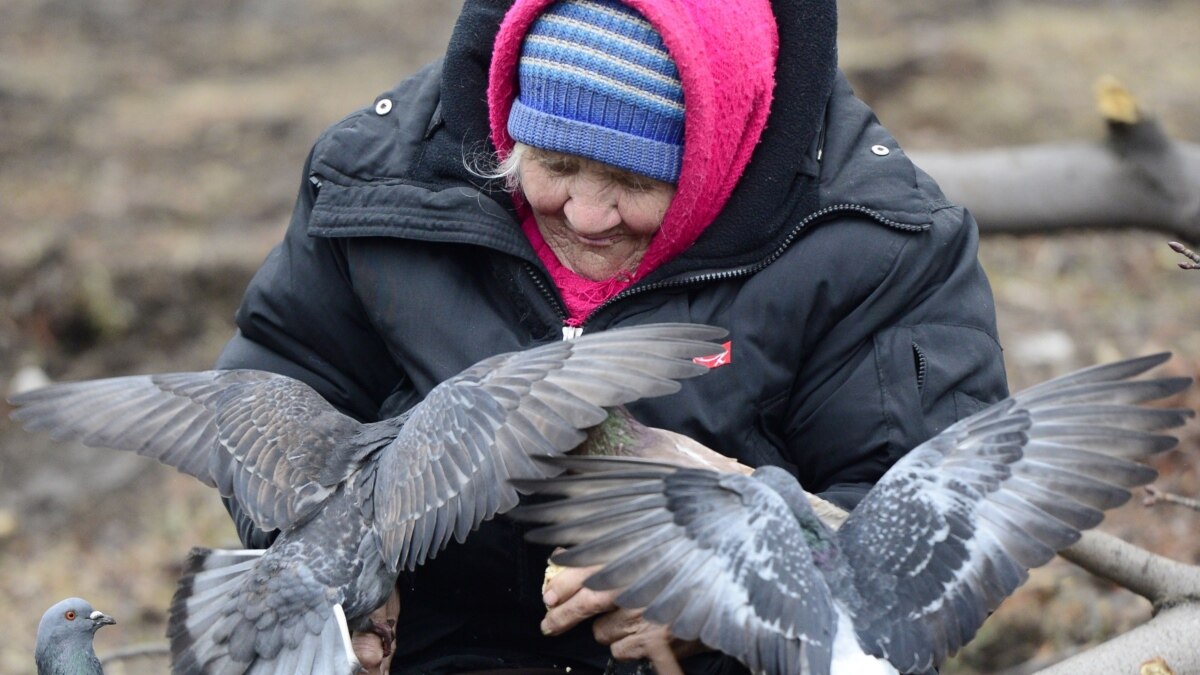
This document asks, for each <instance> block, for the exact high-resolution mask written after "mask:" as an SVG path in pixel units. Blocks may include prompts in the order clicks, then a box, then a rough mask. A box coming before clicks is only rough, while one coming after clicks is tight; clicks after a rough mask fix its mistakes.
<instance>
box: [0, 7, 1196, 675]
mask: <svg viewBox="0 0 1200 675" xmlns="http://www.w3.org/2000/svg"><path fill="white" fill-rule="evenodd" d="M458 5H459V3H458V2H454V1H447V0H404V1H403V2H399V3H391V2H383V1H382V0H346V1H339V0H288V1H284V0H215V1H213V2H206V3H197V2H184V1H183V0H158V1H152V0H90V1H89V2H87V3H79V2H73V1H72V0H5V2H3V3H0V392H3V391H6V390H7V389H8V388H9V387H10V386H13V385H14V384H16V381H17V380H18V379H23V378H26V377H30V376H31V374H32V373H36V372H37V371H36V370H34V369H35V368H36V369H40V370H42V371H44V372H45V373H47V374H48V375H49V376H50V377H52V378H55V379H75V378H86V377H97V376H104V375H113V374H128V373H137V372H153V371H166V370H185V369H201V368H205V367H208V366H209V365H210V364H211V363H212V361H213V359H215V357H216V355H217V353H218V352H219V350H220V348H221V346H222V344H223V343H224V341H225V340H226V339H227V337H228V336H229V334H230V332H231V330H232V315H233V311H234V309H235V307H236V305H237V302H238V298H239V296H240V294H241V291H242V289H243V288H244V286H245V284H246V282H247V281H248V279H249V277H250V275H251V274H252V273H253V270H254V269H255V267H256V266H257V264H258V262H259V261H260V260H261V259H262V257H263V256H264V255H265V254H266V252H267V250H268V249H269V247H270V246H271V245H272V244H273V243H274V242H275V241H277V240H278V239H279V237H280V236H281V234H282V231H283V228H284V226H285V224H286V221H287V216H288V213H289V211H290V209H291V202H292V199H293V197H294V195H295V190H296V187H297V185H298V184H299V179H300V170H301V165H302V162H303V160H304V156H305V154H306V152H307V151H308V148H309V145H310V144H311V142H312V141H313V139H315V137H316V135H317V134H318V133H319V132H320V131H321V130H322V129H323V128H324V127H325V126H327V125H328V124H330V123H332V122H334V121H336V120H337V119H338V118H340V117H341V116H343V115H344V114H346V113H347V112H349V111H351V110H353V109H355V108H356V107H360V106H362V105H366V104H369V103H371V102H372V100H373V99H374V96H375V95H376V94H377V93H378V92H380V91H382V90H384V89H385V88H387V87H389V86H390V85H391V84H393V83H394V82H395V81H397V80H398V79H400V78H401V77H403V76H404V75H405V74H407V73H409V72H412V71H413V70H414V69H415V68H416V67H417V66H418V65H419V64H421V63H423V62H425V61H427V60H429V59H431V58H433V57H435V56H436V55H437V54H438V53H439V52H440V50H441V47H442V46H443V45H444V42H445V39H446V36H447V35H448V33H449V30H450V27H451V25H452V23H453V20H454V15H455V14H456V12H457V7H458ZM841 21H842V62H843V66H844V68H845V69H846V70H847V72H848V74H849V75H850V77H851V80H852V81H853V82H854V84H855V86H856V88H857V89H858V91H859V92H860V94H861V95H862V96H863V97H864V98H865V99H866V100H867V101H868V102H869V103H870V104H871V105H872V106H873V107H874V108H875V109H876V111H877V112H878V113H879V116H880V118H881V119H882V120H883V121H884V123H885V124H887V125H888V126H889V128H891V129H892V131H893V132H894V133H895V134H896V135H897V137H898V138H899V139H900V141H901V142H902V143H903V144H905V145H906V146H909V147H911V148H930V149H932V148H938V149H944V148H971V147H987V146H996V145H1012V144H1019V143H1032V142H1042V141H1053V140H1065V139H1086V138H1096V137H1099V135H1100V134H1101V133H1102V125H1101V123H1100V121H1099V120H1098V118H1097V116H1096V114H1095V113H1094V112H1093V109H1092V102H1091V101H1092V95H1091V88H1092V83H1093V82H1094V81H1095V79H1096V78H1097V77H1099V76H1100V75H1102V74H1112V75H1114V76H1116V77H1118V78H1120V79H1121V80H1123V81H1124V82H1125V83H1126V84H1127V85H1128V86H1129V87H1130V88H1131V89H1132V90H1133V92H1134V93H1135V94H1136V95H1137V96H1138V97H1139V98H1140V100H1141V101H1142V103H1143V104H1144V105H1145V107H1147V108H1149V109H1150V110H1151V111H1153V112H1154V113H1155V114H1157V115H1158V116H1159V117H1160V119H1161V120H1162V121H1163V123H1164V125H1165V127H1166V128H1167V129H1168V131H1169V132H1171V133H1172V134H1173V135H1175V136H1176V137H1178V138H1183V139H1188V140H1192V141H1197V140H1200V115H1198V114H1197V109H1198V108H1200V46H1197V44H1198V43H1197V41H1196V40H1195V38H1194V34H1195V31H1196V27H1197V26H1200V3H1196V2H1195V0H1072V1H1067V0H1060V1H1057V2H1038V1H1036V0H1007V1H1005V0H913V1H912V2H908V3H887V4H886V6H881V3H877V2H874V0H845V1H844V2H843V3H842V20H841ZM1192 243H1193V244H1195V243H1197V242H1192ZM981 257H982V259H983V262H984V265H985V266H986V268H987V270H988V272H989V274H990V276H991V279H992V282H993V285H994V288H995V291H996V297H997V302H998V307H999V312H1000V326H1001V334H1002V339H1003V344H1004V346H1005V348H1006V357H1007V362H1008V367H1009V372H1010V379H1011V381H1012V385H1013V387H1014V388H1019V387H1022V386H1025V385H1028V384H1031V383H1033V382H1036V381H1038V380H1041V379H1044V378H1045V377H1048V376H1050V375H1053V374H1057V373H1061V372H1064V371H1066V370H1068V369H1071V368H1075V367H1080V366H1084V365H1088V364H1091V363H1094V362H1096V361H1100V360H1104V359H1110V358H1116V357H1119V356H1128V355H1134V354H1139V353H1145V352H1149V351H1153V350H1160V349H1171V350H1173V351H1175V352H1176V354H1177V356H1176V358H1175V359H1174V360H1173V361H1172V362H1171V363H1170V364H1169V365H1168V366H1167V367H1166V369H1167V370H1169V371H1171V372H1177V373H1186V374H1196V373H1197V371H1198V368H1200V320H1198V317H1197V313H1196V308H1197V306H1198V303H1197V297H1198V295H1197V292H1198V291H1200V272H1192V273H1188V272H1184V271H1181V270H1177V269H1175V265H1174V263H1175V262H1176V260H1177V256H1175V254H1174V253H1172V252H1171V251H1169V250H1168V249H1167V247H1166V244H1165V238H1164V237H1162V236H1161V235H1158V234H1153V233H1126V234H1105V235H1099V234H1089V233H1082V234H1077V235H1072V236H1067V237H1057V238H1040V237H1031V238H1025V239H1008V238H987V239H985V240H984V241H983V243H982V251H981ZM1186 403H1188V404H1189V405H1192V406H1194V407H1195V406H1200V394H1197V393H1195V392H1193V393H1192V394H1190V396H1189V397H1188V399H1187V401H1186ZM6 412H7V409H6V408H5V407H4V404H2V403H0V416H3V419H0V635H4V636H5V637H6V639H5V640H3V641H2V644H0V673H6V674H7V673H14V674H24V673H32V672H33V671H34V668H33V661H32V651H33V639H34V633H35V630H36V625H37V620H38V618H39V617H40V615H41V612H42V610H43V609H44V608H45V607H47V606H49V605H50V604H51V603H52V602H54V601H56V600H58V599H60V598H62V597H65V596H68V595H82V596H84V597H87V598H88V599H89V600H91V601H92V603H93V604H94V605H95V606H96V607H98V608H100V609H102V610H104V611H106V612H108V613H110V614H112V615H114V616H116V617H117V619H118V621H119V622H120V623H118V624H117V625H116V626H114V627H111V628H105V629H104V630H103V631H101V632H100V633H99V635H98V637H97V647H98V651H99V652H101V653H102V654H104V653H106V652H111V651H113V650H115V649H118V648H121V647H126V646H129V645H133V644H137V643H141V642H144V641H154V640H161V636H162V632H163V628H164V626H165V611H166V608H167V605H168V603H169V601H170V597H171V594H172V592H173V590H174V582H175V578H176V575H177V571H178V565H179V563H180V561H181V560H182V559H183V557H184V555H185V554H186V552H187V550H188V549H189V548H190V547H191V546H193V545H198V544H203V545H216V546H220V545H233V544H234V543H235V540H236V539H235V536H234V534H233V530H232V528H231V527H230V526H229V524H228V522H227V519H226V516H225V514H224V512H223V510H222V509H221V508H220V505H219V504H218V502H217V500H216V499H215V495H213V494H211V493H210V491H208V490H207V489H206V488H203V487H202V486H200V485H198V484H197V483H195V482H194V481H192V480H191V479H190V478H187V477H184V476H180V475H177V474H174V473H173V472H172V471H170V470H168V469H164V468H162V467H158V466H153V465H150V464H149V463H148V462H144V461H142V460H141V459H140V458H136V457H122V456H118V455H117V454H116V453H107V452H103V451H93V450H89V449H83V448H64V447H61V446H57V445H55V444H53V443H51V442H50V441H48V440H47V439H45V438H43V437H41V436H31V435H27V434H24V433H21V432H20V431H19V430H16V429H14V428H13V425H12V424H11V423H10V422H8V420H7V418H6V415H3V414H4V413H6ZM1196 426H1197V425H1195V424H1193V425H1192V426H1191V427H1189V429H1188V430H1187V431H1186V433H1185V436H1186V438H1185V443H1184V445H1183V446H1182V448H1181V449H1180V450H1177V451H1174V452H1172V453H1171V454H1170V455H1168V456H1167V457H1164V458H1162V459H1161V460H1160V461H1159V463H1158V465H1159V468H1160V469H1161V470H1162V472H1163V476H1162V479H1161V481H1160V485H1161V486H1163V487H1165V488H1167V489H1171V490H1174V491H1177V492H1180V493H1185V494H1192V495H1200V476H1198V474H1197V463H1198V462H1197V456H1198V454H1197V453H1198V451H1200V432H1198V431H1197V429H1196ZM1135 502H1136V500H1135ZM1198 526H1200V514H1194V513H1190V512H1186V511H1181V510H1172V509H1170V508H1165V507H1158V508H1157V509H1155V510H1147V509H1143V508H1142V507H1140V506H1138V505H1137V504H1136V503H1134V504H1131V505H1130V506H1127V507H1125V508H1124V509H1122V510H1120V511H1119V512H1118V513H1116V514H1115V515H1114V516H1113V517H1111V518H1110V519H1109V520H1108V521H1107V522H1106V524H1105V528H1106V529H1108V530H1109V531H1111V532H1114V533H1116V534H1119V535H1121V536H1125V537H1128V538H1131V539H1133V540H1134V541H1137V542H1138V543H1141V544H1143V545H1146V546H1148V547H1150V548H1152V549H1153V550H1156V551H1160V552H1163V553H1166V554H1168V555H1171V556H1173V557H1175V558H1178V559H1181V560H1187V561H1193V562H1194V561H1197V560H1200V540H1197V538H1196V537H1195V536H1193V533H1194V532H1196V531H1197V528H1198ZM1148 614H1149V607H1148V606H1147V604H1146V603H1145V602H1144V601H1141V600H1139V599H1137V598H1134V597H1133V596H1132V595H1130V594H1128V593H1125V592H1119V591H1118V592H1114V591H1113V589H1111V588H1109V587H1108V586H1107V585H1105V584H1103V583H1101V582H1097V581H1095V580H1093V579H1091V578H1089V577H1087V576H1086V575H1084V574H1081V573H1079V572H1077V571H1076V570H1074V569H1073V568H1071V567H1070V566H1069V565H1066V564H1065V563H1055V564H1053V565H1051V566H1050V567H1048V568H1046V569H1044V570H1042V571H1039V572H1037V573H1035V574H1034V575H1033V577H1032V579H1031V581H1030V583H1029V584H1028V585H1027V586H1026V587H1025V588H1024V589H1023V590H1022V591H1021V592H1020V593H1019V594H1018V595H1017V596H1015V597H1014V598H1013V599H1011V600H1010V601H1009V602H1008V603H1006V604H1005V605H1004V607H1003V608H1002V609H1001V610H1000V611H999V612H998V613H997V616H996V617H994V618H993V619H992V620H991V621H989V623H988V624H987V625H986V626H985V627H984V629H983V630H982V631H981V633H980V636H979V638H978V639H977V640H976V641H975V642H974V643H973V644H972V645H971V646H970V647H969V648H968V649H967V650H965V652H964V654H963V655H962V656H961V657H960V658H959V659H957V660H956V661H955V662H954V663H953V664H951V665H949V666H947V667H946V668H945V669H944V670H943V672H944V673H974V672H1000V671H1003V670H1004V669H1006V668H1010V667H1015V666H1017V665H1018V664H1022V663H1025V662H1027V661H1029V660H1030V659H1034V660H1042V661H1049V660H1053V659H1054V658H1056V657H1058V656H1062V655H1066V654H1069V653H1071V652H1073V651H1074V650H1077V649H1079V648H1081V647H1082V646H1084V645H1086V644H1089V643H1092V642H1095V641H1098V640H1102V639H1104V638H1105V637H1107V636H1110V635H1112V634H1115V633H1119V632H1121V631H1123V630H1125V629H1126V628H1128V627H1129V626H1130V625H1133V624H1135V623H1137V622H1139V621H1142V620H1144V619H1145V617H1146V616H1148ZM127 665H130V666H131V667H130V668H129V669H128V670H127V671H126V672H147V673H149V672H163V671H164V670H165V667H164V665H163V662H162V661H155V660H153V659H150V660H146V661H143V662H141V663H133V662H131V663H130V664H127ZM112 670H113V671H115V672H121V670H119V669H118V668H117V667H116V666H114V667H113V668H112Z"/></svg>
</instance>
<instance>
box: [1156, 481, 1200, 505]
mask: <svg viewBox="0 0 1200 675" xmlns="http://www.w3.org/2000/svg"><path fill="white" fill-rule="evenodd" d="M1145 490H1146V496H1145V498H1143V499H1142V506H1154V505H1156V504H1158V503H1159V502H1166V503H1168V504H1178V505H1180V506H1186V507H1187V508H1189V509H1191V510H1193V511H1200V499H1192V498H1191V497H1184V496H1182V495H1177V494H1172V493H1170V492H1163V491H1162V490H1159V489H1158V488H1156V487H1154V486H1153V485H1147V486H1146V487H1145Z"/></svg>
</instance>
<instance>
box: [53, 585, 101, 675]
mask: <svg viewBox="0 0 1200 675" xmlns="http://www.w3.org/2000/svg"><path fill="white" fill-rule="evenodd" d="M114 623H116V620H114V619H113V618H112V617H111V616H109V615H107V614H105V613H103V612H98V611H96V610H94V609H92V606H91V605H90V604H88V601H87V600H84V599H82V598H67V599H66V600H61V601H59V602H58V603H56V604H55V605H54V606H53V607H51V608H50V609H48V610H46V613H45V614H43V615H42V620H41V621H39V622H38V632H37V646H36V647H35V649H34V652H33V659H34V661H35V662H36V663H37V671H38V675H103V673H104V668H102V667H101V666H100V659H98V658H96V650H95V649H93V648H92V638H93V637H94V636H95V635H96V631H97V630H99V629H100V627H101V626H111V625H112V624H114Z"/></svg>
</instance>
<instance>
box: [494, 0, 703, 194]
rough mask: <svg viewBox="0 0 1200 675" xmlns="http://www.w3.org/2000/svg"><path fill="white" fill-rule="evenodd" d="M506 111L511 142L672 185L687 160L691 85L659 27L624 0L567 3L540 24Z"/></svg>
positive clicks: (528, 42) (524, 50) (532, 32)
mask: <svg viewBox="0 0 1200 675" xmlns="http://www.w3.org/2000/svg"><path fill="white" fill-rule="evenodd" d="M517 77H518V81H519V85H520V91H519V93H518V95H517V100H516V101H514V102H513V106H512V111H511V112H510V113H509V116H508V133H509V135H510V136H512V137H513V140H516V141H520V142H522V143H525V144H527V145H531V146H533V147H536V148H542V149H545V150H554V151H558V152H564V153H567V154H571V155H578V156H580V157H586V158H588V159H593V160H596V161H597V162H603V163H604V164H609V165H611V166H616V167H619V168H622V169H626V170H628V171H632V172H633V173H637V174H640V175H643V176H648V177H650V178H655V179H657V180H661V181H666V182H668V183H676V182H678V180H679V166H680V164H681V162H682V160H683V86H682V84H681V83H680V81H679V71H678V70H676V68H675V62H674V61H673V60H672V59H671V57H670V55H669V54H668V53H667V48H666V46H664V45H663V41H662V37H661V36H660V35H659V34H658V31H656V30H655V29H654V27H653V26H651V25H650V23H649V22H648V21H646V19H645V18H644V17H642V15H641V14H640V13H638V12H637V11H636V10H634V9H632V8H630V7H627V6H625V5H623V4H621V3H620V2H617V1H616V0H561V1H560V2H556V3H555V4H553V5H551V6H550V7H549V8H548V9H547V10H546V11H545V12H544V13H543V14H542V15H541V16H539V17H538V19H537V20H536V21H534V23H533V25H532V26H531V27H530V29H529V33H528V34H527V35H526V36H525V41H524V43H523V45H522V47H521V60H520V62H519V65H518V66H517Z"/></svg>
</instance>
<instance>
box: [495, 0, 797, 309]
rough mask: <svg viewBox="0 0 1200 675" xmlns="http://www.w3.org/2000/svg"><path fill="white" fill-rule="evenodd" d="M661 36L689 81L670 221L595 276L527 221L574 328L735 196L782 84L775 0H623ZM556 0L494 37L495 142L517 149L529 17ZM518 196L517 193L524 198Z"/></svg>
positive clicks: (521, 14) (530, 2)
mask: <svg viewBox="0 0 1200 675" xmlns="http://www.w3.org/2000/svg"><path fill="white" fill-rule="evenodd" d="M624 1H625V3H626V4H627V5H629V6H630V7H632V8H634V9H636V10H638V11H639V12H641V13H642V15H643V16H645V17H646V19H647V20H648V21H650V23H651V24H653V25H654V27H655V28H656V29H657V30H658V31H659V34H660V35H662V38H663V43H664V44H666V46H667V50H668V51H669V52H670V53H671V56H672V58H674V59H675V66H676V68H678V69H679V76H680V80H681V81H682V83H683V98H684V106H685V109H686V113H685V114H686V122H685V124H686V128H685V130H684V151H683V166H682V169H681V172H680V176H679V183H678V185H677V189H676V192H675V198H674V199H673V200H672V201H671V205H670V207H669V208H668V209H667V213H666V215H665V217H664V219H663V224H662V228H661V229H660V230H659V231H658V234H656V235H655V237H654V239H653V240H652V241H651V242H650V247H649V248H648V249H647V250H646V254H645V256H643V258H642V262H641V264H640V265H639V266H638V268H637V270H636V271H635V272H634V273H633V275H632V276H630V277H629V278H619V277H618V278H614V279H609V280H605V281H590V280H588V279H584V278H583V277H580V276H579V275H577V274H575V273H574V272H572V271H571V270H570V269H568V268H567V267H566V266H564V265H563V264H562V263H561V262H559V260H558V258H557V256H555V255H554V252H553V251H552V250H551V249H550V247H549V245H547V244H546V242H545V241H544V240H543V239H542V236H541V233H540V232H539V231H538V229H537V227H536V225H535V224H534V222H533V218H532V215H531V214H530V213H529V210H528V208H526V207H525V206H524V205H523V204H519V208H521V209H522V215H523V218H524V222H523V223H522V228H523V229H524V231H525V235H526V236H527V237H529V241H530V243H532V244H533V248H534V250H535V251H536V252H537V254H538V257H539V258H540V259H541V260H542V262H543V263H544V264H545V265H546V268H547V270H548V271H549V272H550V276H551V278H552V279H553V280H554V283H555V285H556V286H558V289H559V291H560V292H561V293H562V295H563V300H564V301H565V302H566V305H567V311H568V314H569V317H568V319H567V324H568V325H580V324H582V323H583V321H584V320H585V319H586V318H587V315H588V314H589V313H591V311H592V310H594V309H595V308H596V307H597V306H599V305H600V304H601V303H603V302H604V301H605V300H608V299H609V298H611V297H613V296H614V295H616V294H617V293H619V292H621V290H623V289H625V288H626V287H628V286H629V285H630V284H632V283H634V282H635V281H637V280H638V279H641V278H642V277H644V276H646V275H647V274H649V273H650V272H651V271H653V270H654V269H655V268H657V267H658V266H660V265H662V264H663V263H664V262H666V261H668V260H670V259H671V258H674V257H675V256H677V255H679V254H680V253H681V252H683V251H684V250H685V249H687V248H688V247H689V246H691V245H692V243H694V242H695V241H696V238H697V237H699V236H700V234H701V233H703V232H704V230H705V229H706V228H707V227H708V226H709V224H711V223H712V222H713V220H714V219H715V218H716V217H717V214H718V213H720V211H721V209H722V208H723V207H724V206H725V202H726V201H728V199H729V195H730V194H731V193H732V192H733V188H734V186H735V185H737V181H738V179H739V178H740V177H741V175H742V172H743V171H744V170H745V168H746V164H748V163H749V161H750V155H751V153H752V152H753V151H754V146H755V145H756V144H757V143H758V140H759V137H760V136H761V135H762V130H763V128H764V127H765V126H766V122H767V115H768V113H769V112H770V107H771V95H772V91H773V89H774V86H775V59H776V56H777V55H778V51H779V36H778V30H777V28H776V26H775V16H774V14H772V12H771V4H770V1H769V0H624ZM553 2H554V0H516V2H515V3H514V4H513V6H512V8H511V9H509V11H508V14H506V15H505V17H504V22H503V23H502V24H501V25H500V32H499V34H498V35H497V36H496V44H495V48H494V51H493V53H492V64H491V70H490V72H489V86H488V108H489V118H490V122H491V129H492V143H493V144H494V145H495V146H496V149H497V151H498V152H499V153H500V155H501V157H505V156H507V155H508V153H509V152H510V151H511V150H512V147H513V141H512V138H510V137H509V135H508V130H507V126H508V113H509V110H510V109H511V108H512V103H513V100H514V99H515V98H516V94H517V62H518V60H519V58H520V53H521V42H522V40H523V39H524V37H525V34H526V33H527V32H528V31H529V26H530V24H532V23H533V21H534V20H535V19H536V18H537V17H538V16H539V15H540V14H541V13H542V11H543V10H545V8H546V7H548V6H549V5H550V4H552V3H553ZM519 201H520V200H518V202H519Z"/></svg>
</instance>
